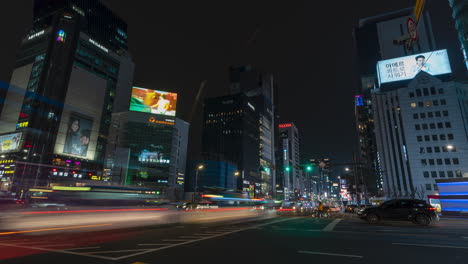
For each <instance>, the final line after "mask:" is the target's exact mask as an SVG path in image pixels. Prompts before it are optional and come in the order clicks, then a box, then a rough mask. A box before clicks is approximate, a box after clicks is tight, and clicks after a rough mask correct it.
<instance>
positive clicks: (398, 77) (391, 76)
mask: <svg viewBox="0 0 468 264" xmlns="http://www.w3.org/2000/svg"><path fill="white" fill-rule="evenodd" d="M420 71H424V72H427V73H429V74H431V75H440V74H447V73H451V72H452V69H451V68H450V62H449V59H448V55H447V50H446V49H444V50H436V51H431V52H425V53H420V54H415V55H411V56H405V57H400V58H395V59H389V60H383V61H379V62H378V63H377V74H378V77H379V82H380V83H381V84H382V83H389V82H396V81H403V80H409V79H413V78H414V76H416V74H418V73H419V72H420Z"/></svg>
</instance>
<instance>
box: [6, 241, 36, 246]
mask: <svg viewBox="0 0 468 264" xmlns="http://www.w3.org/2000/svg"><path fill="white" fill-rule="evenodd" d="M8 242H9V241H8ZM15 244H16V245H34V244H44V241H36V242H20V243H15Z"/></svg>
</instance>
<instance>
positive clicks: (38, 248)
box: [0, 244, 116, 260]
mask: <svg viewBox="0 0 468 264" xmlns="http://www.w3.org/2000/svg"><path fill="white" fill-rule="evenodd" d="M0 246H7V247H16V248H26V249H34V250H40V251H47V252H56V253H64V254H71V255H77V256H85V257H91V258H100V259H105V260H116V259H115V258H111V257H105V256H99V255H92V254H87V253H79V252H73V251H66V250H58V249H57V250H55V249H50V248H42V247H29V246H21V245H10V244H0Z"/></svg>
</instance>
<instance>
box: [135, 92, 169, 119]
mask: <svg viewBox="0 0 468 264" xmlns="http://www.w3.org/2000/svg"><path fill="white" fill-rule="evenodd" d="M176 104H177V94H176V93H170V92H164V91H158V90H153V89H145V88H139V87H133V88H132V98H131V101H130V111H137V112H144V113H151V114H157V115H166V116H175V115H176Z"/></svg>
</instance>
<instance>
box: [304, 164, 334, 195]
mask: <svg viewBox="0 0 468 264" xmlns="http://www.w3.org/2000/svg"><path fill="white" fill-rule="evenodd" d="M309 161H310V163H311V165H312V168H313V170H312V172H311V177H312V183H313V184H314V187H315V188H314V189H313V192H314V194H315V195H314V196H315V197H316V198H317V199H319V200H320V199H324V198H329V197H330V193H331V183H332V181H331V179H330V161H331V160H330V159H329V158H314V159H310V160H309Z"/></svg>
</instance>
